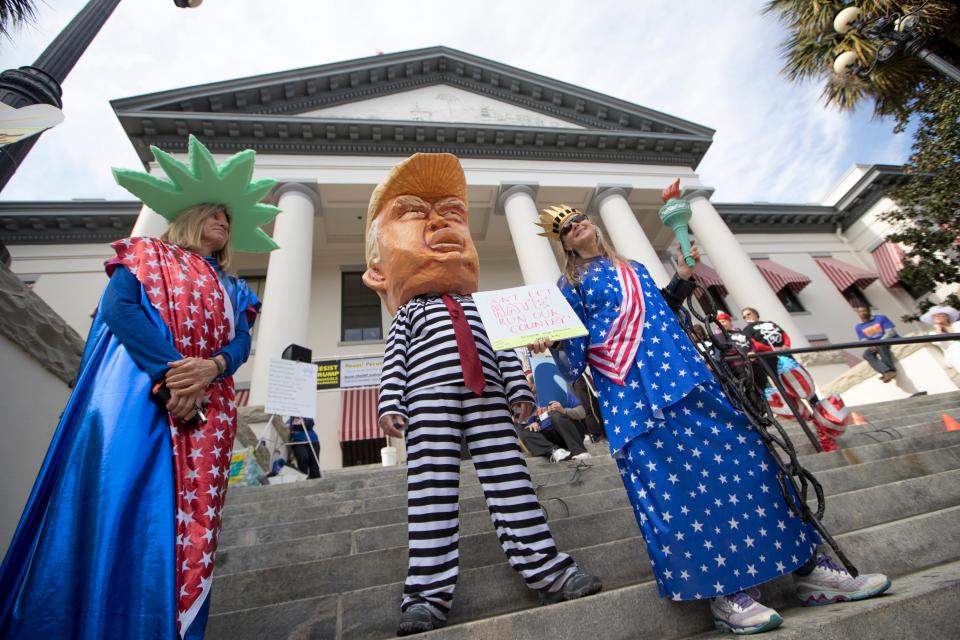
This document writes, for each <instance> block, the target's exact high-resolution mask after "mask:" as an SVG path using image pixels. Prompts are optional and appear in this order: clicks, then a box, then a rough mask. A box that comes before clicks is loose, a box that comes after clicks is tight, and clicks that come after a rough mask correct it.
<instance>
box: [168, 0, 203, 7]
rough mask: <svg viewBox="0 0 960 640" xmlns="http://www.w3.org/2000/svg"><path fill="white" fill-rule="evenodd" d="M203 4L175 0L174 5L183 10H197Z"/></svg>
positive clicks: (195, 1) (187, 0)
mask: <svg viewBox="0 0 960 640" xmlns="http://www.w3.org/2000/svg"><path fill="white" fill-rule="evenodd" d="M202 3H203V0H173V4H175V5H177V6H178V7H180V8H181V9H195V8H197V7H199V6H200V5H201V4H202Z"/></svg>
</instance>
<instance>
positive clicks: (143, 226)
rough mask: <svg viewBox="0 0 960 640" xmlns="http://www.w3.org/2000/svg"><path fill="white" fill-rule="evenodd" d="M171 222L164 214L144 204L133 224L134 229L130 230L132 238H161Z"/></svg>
mask: <svg viewBox="0 0 960 640" xmlns="http://www.w3.org/2000/svg"><path fill="white" fill-rule="evenodd" d="M168 226H170V223H169V222H167V219H166V218H164V217H163V216H162V215H160V214H159V213H157V212H156V211H154V210H153V209H151V208H150V207H148V206H147V205H143V206H142V207H141V208H140V214H139V215H138V216H137V221H136V223H135V224H134V225H133V231H131V232H130V237H131V238H159V237H160V236H162V235H163V233H164V232H165V231H166V230H167V227H168Z"/></svg>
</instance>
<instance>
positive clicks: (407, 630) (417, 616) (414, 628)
mask: <svg viewBox="0 0 960 640" xmlns="http://www.w3.org/2000/svg"><path fill="white" fill-rule="evenodd" d="M443 625H444V622H443V620H441V619H439V618H438V617H436V616H435V615H433V612H432V611H430V607H428V606H427V605H425V604H412V605H410V606H409V607H407V610H406V611H404V612H403V613H401V614H400V624H399V625H397V635H398V636H408V635H410V634H413V633H423V632H425V631H433V630H434V629H439V628H440V627H442V626H443Z"/></svg>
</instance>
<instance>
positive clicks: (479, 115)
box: [297, 84, 584, 129]
mask: <svg viewBox="0 0 960 640" xmlns="http://www.w3.org/2000/svg"><path fill="white" fill-rule="evenodd" d="M297 115H298V116H300V117H305V118H346V119H350V120H397V121H412V122H437V123H441V122H445V123H455V124H456V123H459V124H479V125H507V126H514V127H538V128H539V127H543V128H549V127H561V128H566V129H583V128H584V127H583V126H581V125H577V124H574V123H572V122H567V121H566V120H561V119H560V118H555V117H553V116H549V115H546V114H544V113H540V112H538V111H534V110H533V109H525V108H523V107H518V106H517V105H515V104H510V103H509V102H504V101H502V100H496V99H494V98H491V97H489V96H484V95H481V94H478V93H473V92H471V91H465V90H463V89H458V88H457V87H452V86H450V85H448V84H435V85H431V86H429V87H420V88H417V89H410V90H409V91H400V92H397V93H392V94H389V95H384V96H379V97H377V98H370V99H369V100H359V101H357V102H348V103H346V104H340V105H336V106H333V107H326V108H324V109H316V110H314V111H306V112H303V113H300V114H297Z"/></svg>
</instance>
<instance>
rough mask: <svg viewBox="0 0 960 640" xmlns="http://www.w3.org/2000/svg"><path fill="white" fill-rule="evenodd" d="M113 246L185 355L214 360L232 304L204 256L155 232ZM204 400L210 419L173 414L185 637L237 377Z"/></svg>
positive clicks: (230, 431) (206, 553)
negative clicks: (188, 422) (191, 423)
mask: <svg viewBox="0 0 960 640" xmlns="http://www.w3.org/2000/svg"><path fill="white" fill-rule="evenodd" d="M112 246H113V248H114V250H115V251H116V252H117V257H116V258H115V259H114V260H112V261H111V263H112V264H113V265H114V266H116V265H123V266H124V267H126V268H127V269H129V270H130V271H131V273H133V275H134V276H136V278H137V280H139V281H140V283H141V284H142V285H143V289H144V291H145V292H146V295H147V298H148V299H149V300H150V304H151V305H153V307H154V308H155V309H156V310H157V312H158V313H159V314H160V317H161V318H162V319H163V322H164V323H165V324H166V325H167V327H169V329H170V333H171V334H172V335H173V341H174V346H175V347H176V348H177V350H178V351H179V352H180V353H181V354H182V355H183V356H184V357H195V358H210V357H211V356H213V354H215V353H217V352H218V351H219V350H220V349H221V348H223V347H224V346H225V345H226V344H227V343H228V342H229V341H230V340H231V339H232V337H233V335H234V326H233V305H232V303H231V302H230V298H229V296H228V295H227V293H226V291H225V290H224V288H223V286H222V285H221V283H220V279H219V278H218V277H217V274H216V272H215V271H214V270H213V268H212V267H211V266H210V265H209V264H208V263H207V262H206V261H205V260H204V259H203V258H201V257H200V256H198V255H196V254H194V253H191V252H189V251H185V250H183V249H181V248H180V247H177V246H175V245H169V244H166V243H164V242H161V241H159V240H154V239H150V238H127V239H124V240H119V241H117V242H115V243H114V244H113V245H112ZM206 402H207V404H206V415H207V422H206V423H205V424H202V425H199V426H195V427H186V426H184V425H182V424H181V423H180V421H179V420H176V419H175V418H173V417H171V418H170V437H171V440H172V444H173V457H174V474H175V486H176V497H175V499H176V514H177V515H176V519H177V522H176V534H177V540H176V561H177V589H178V595H177V613H178V616H177V623H178V629H179V632H180V636H181V637H183V636H184V635H185V634H186V631H187V629H188V628H189V627H190V624H191V623H192V622H193V620H194V619H195V618H196V616H197V614H198V613H199V611H200V608H201V607H202V606H203V604H204V602H205V600H206V598H207V597H208V596H209V594H210V584H211V582H212V574H213V562H214V555H215V554H216V550H217V539H218V536H219V533H220V526H221V524H222V520H221V512H222V510H223V504H224V501H225V499H226V491H227V480H228V475H229V467H230V454H231V450H232V449H233V439H234V435H235V433H236V424H237V423H236V413H237V405H236V402H235V399H234V389H233V379H232V378H225V379H221V380H217V381H215V382H214V383H213V384H212V385H210V387H209V388H208V389H207V392H206Z"/></svg>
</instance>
